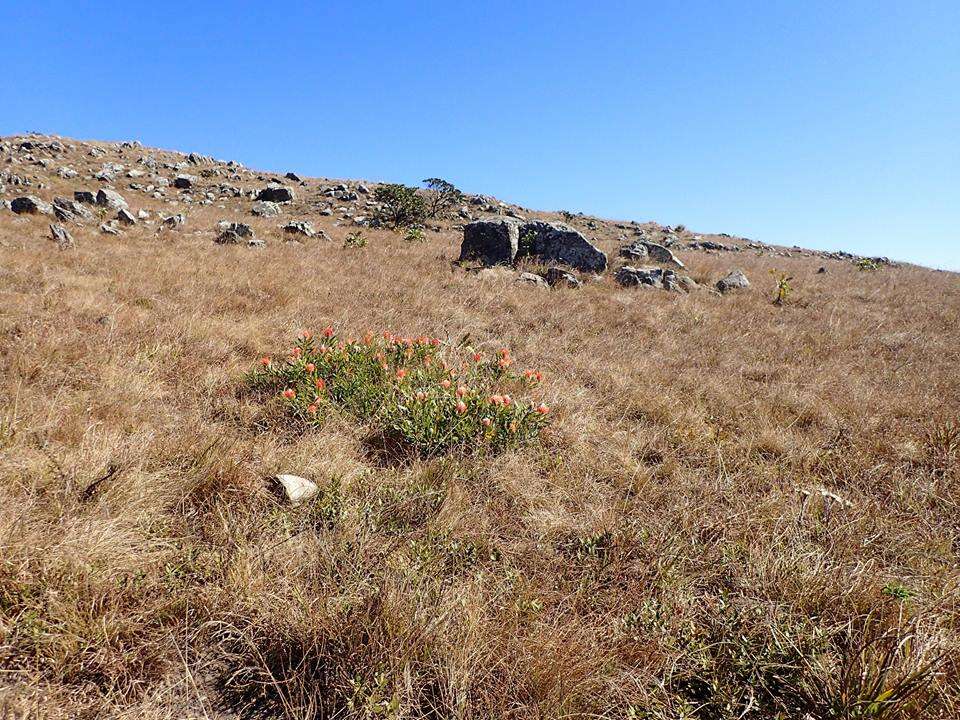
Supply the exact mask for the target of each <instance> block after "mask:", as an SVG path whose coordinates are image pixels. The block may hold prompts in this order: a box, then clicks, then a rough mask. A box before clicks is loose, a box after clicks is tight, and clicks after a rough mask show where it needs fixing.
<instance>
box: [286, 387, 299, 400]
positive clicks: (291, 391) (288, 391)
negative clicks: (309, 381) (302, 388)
mask: <svg viewBox="0 0 960 720" xmlns="http://www.w3.org/2000/svg"><path fill="white" fill-rule="evenodd" d="M283 396H284V397H285V398H286V399H287V400H293V399H294V398H295V397H296V396H297V393H296V391H295V390H294V389H293V388H287V389H286V390H284V391H283Z"/></svg>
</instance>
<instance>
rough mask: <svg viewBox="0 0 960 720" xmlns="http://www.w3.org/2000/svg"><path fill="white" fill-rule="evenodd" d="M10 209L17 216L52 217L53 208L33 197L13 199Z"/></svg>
mask: <svg viewBox="0 0 960 720" xmlns="http://www.w3.org/2000/svg"><path fill="white" fill-rule="evenodd" d="M10 209H11V210H13V211H14V212H15V213H16V214H17V215H53V207H51V206H50V204H49V203H45V202H44V201H43V200H41V199H40V198H38V197H36V196H34V195H26V196H24V197H18V198H14V199H13V200H12V201H11V202H10Z"/></svg>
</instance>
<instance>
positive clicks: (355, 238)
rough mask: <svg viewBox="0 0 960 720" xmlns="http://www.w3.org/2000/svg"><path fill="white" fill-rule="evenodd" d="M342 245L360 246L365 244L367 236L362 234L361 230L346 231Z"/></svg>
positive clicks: (348, 246)
mask: <svg viewBox="0 0 960 720" xmlns="http://www.w3.org/2000/svg"><path fill="white" fill-rule="evenodd" d="M343 246H344V247H345V248H362V247H366V246H367V238H366V237H365V236H364V234H363V232H362V231H360V230H357V231H356V232H352V233H348V234H347V236H346V237H345V238H344V239H343Z"/></svg>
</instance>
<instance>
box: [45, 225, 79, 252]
mask: <svg viewBox="0 0 960 720" xmlns="http://www.w3.org/2000/svg"><path fill="white" fill-rule="evenodd" d="M50 237H52V238H53V240H54V242H56V243H57V247H59V248H60V249H61V250H65V249H66V248H69V247H73V245H74V242H73V236H72V235H71V234H70V233H69V232H68V231H67V229H66V228H65V227H64V226H63V225H57V224H53V225H51V226H50Z"/></svg>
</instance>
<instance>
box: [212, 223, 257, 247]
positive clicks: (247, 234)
mask: <svg viewBox="0 0 960 720" xmlns="http://www.w3.org/2000/svg"><path fill="white" fill-rule="evenodd" d="M217 229H218V230H219V231H220V234H219V235H217V238H216V240H215V241H214V242H216V243H218V244H220V245H241V244H243V245H248V246H250V247H265V246H266V244H267V243H266V242H264V241H263V240H260V239H259V238H257V236H256V235H254V234H253V228H252V227H250V226H249V225H247V224H246V223H238V222H228V221H226V220H221V221H220V222H219V223H217Z"/></svg>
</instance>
